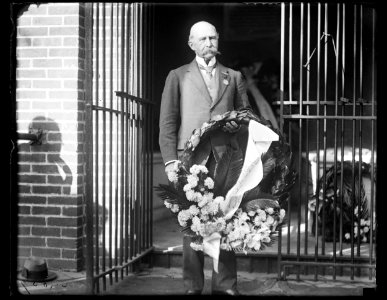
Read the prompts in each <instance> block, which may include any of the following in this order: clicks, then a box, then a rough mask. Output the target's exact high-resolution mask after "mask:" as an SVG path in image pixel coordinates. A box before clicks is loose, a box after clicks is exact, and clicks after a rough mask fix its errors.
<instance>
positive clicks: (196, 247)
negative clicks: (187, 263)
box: [190, 243, 203, 251]
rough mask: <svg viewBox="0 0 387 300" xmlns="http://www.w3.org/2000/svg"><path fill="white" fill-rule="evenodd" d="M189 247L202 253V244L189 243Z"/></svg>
mask: <svg viewBox="0 0 387 300" xmlns="http://www.w3.org/2000/svg"><path fill="white" fill-rule="evenodd" d="M190 246H191V248H192V249H194V250H195V251H203V244H197V243H191V244H190Z"/></svg>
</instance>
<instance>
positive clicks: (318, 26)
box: [314, 3, 321, 280]
mask: <svg viewBox="0 0 387 300" xmlns="http://www.w3.org/2000/svg"><path fill="white" fill-rule="evenodd" d="M317 14H318V16H317V96H316V100H317V107H316V109H317V111H316V113H317V116H320V53H321V52H320V36H321V3H318V9H317ZM316 121H317V127H316V131H317V134H316V136H317V142H316V221H315V224H316V225H315V232H316V233H315V256H314V259H315V262H317V261H318V228H319V224H318V213H319V204H320V186H319V178H320V119H317V120H316ZM317 270H318V267H315V273H314V278H315V280H317Z"/></svg>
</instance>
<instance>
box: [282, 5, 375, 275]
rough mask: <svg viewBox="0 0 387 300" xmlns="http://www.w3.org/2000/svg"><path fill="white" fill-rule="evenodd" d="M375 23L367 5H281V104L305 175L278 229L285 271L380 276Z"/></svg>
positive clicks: (284, 126) (301, 173) (285, 128)
mask: <svg viewBox="0 0 387 300" xmlns="http://www.w3.org/2000/svg"><path fill="white" fill-rule="evenodd" d="M375 24H376V11H375V8H374V7H372V6H369V5H363V4H359V5H358V4H342V3H338V4H327V3H325V4H324V3H312V4H310V3H308V4H304V3H299V4H292V3H286V4H285V3H282V4H281V70H280V75H281V81H280V89H281V95H280V101H278V102H277V104H278V105H279V106H280V112H281V119H280V120H281V121H280V129H281V131H282V132H283V133H284V134H285V135H286V136H287V139H288V141H289V143H290V144H291V146H292V149H293V155H294V156H293V163H294V164H293V167H294V168H295V169H296V170H297V172H298V174H299V177H298V184H297V186H296V187H295V191H294V192H293V194H292V197H291V198H290V200H289V202H288V205H287V214H288V220H287V226H285V228H284V229H283V230H282V232H281V231H280V237H279V244H278V251H279V256H278V278H279V279H281V278H282V279H283V278H285V277H286V276H287V274H288V273H290V272H293V273H296V276H297V280H299V278H300V273H303V274H309V273H312V274H313V273H314V278H315V280H317V279H318V277H317V276H318V274H321V273H322V274H324V275H325V274H327V275H328V274H329V275H332V276H333V279H336V276H340V275H344V276H347V275H348V274H349V276H350V278H351V279H353V278H354V276H355V274H356V275H357V276H359V275H361V274H363V275H364V274H369V279H370V280H371V279H373V278H374V277H375V274H374V269H375V266H376V258H375V243H376V241H375V237H376V235H375V230H376V222H375V221H376V217H375V207H376V202H375V199H376V189H375V182H376V62H375ZM362 218H363V220H361V219H362ZM366 227H367V228H366ZM362 272H363V273H362Z"/></svg>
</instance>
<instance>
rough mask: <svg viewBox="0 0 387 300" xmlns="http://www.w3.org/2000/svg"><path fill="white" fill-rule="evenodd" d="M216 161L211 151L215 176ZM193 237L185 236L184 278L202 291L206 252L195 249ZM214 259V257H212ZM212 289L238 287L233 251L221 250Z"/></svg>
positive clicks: (210, 165) (209, 164) (210, 166)
mask: <svg viewBox="0 0 387 300" xmlns="http://www.w3.org/2000/svg"><path fill="white" fill-rule="evenodd" d="M215 165H216V161H215V158H214V156H213V154H212V152H211V154H210V157H209V158H208V161H207V163H206V166H207V168H208V171H209V173H208V174H209V176H211V177H213V174H214V169H215ZM191 242H192V238H191V237H190V236H184V238H183V279H184V287H185V289H186V290H198V291H201V290H202V289H203V286H204V272H203V267H204V253H203V252H202V251H195V250H193V249H192V248H191V246H190V244H191ZM211 259H212V258H211ZM211 286H212V290H213V291H224V290H227V289H236V286H237V269H236V257H235V253H234V252H233V251H224V250H220V254H219V263H218V273H216V272H215V271H212V283H211Z"/></svg>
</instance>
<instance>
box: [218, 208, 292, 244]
mask: <svg viewBox="0 0 387 300" xmlns="http://www.w3.org/2000/svg"><path fill="white" fill-rule="evenodd" d="M284 217H285V210H284V209H281V210H280V211H279V212H278V211H275V210H274V209H273V208H271V207H269V208H266V209H265V210H262V209H259V208H258V209H257V210H253V211H249V212H244V211H242V209H241V208H239V209H238V210H237V211H236V213H235V215H234V217H233V218H232V219H231V222H230V223H228V224H227V226H226V229H225V231H224V233H225V235H226V237H225V238H224V239H223V241H222V244H221V245H220V246H221V249H224V250H237V249H243V251H248V250H254V251H259V250H260V249H261V247H262V245H265V244H266V245H267V244H268V243H270V242H271V240H272V235H273V234H274V232H275V229H276V227H277V225H278V224H279V223H281V222H282V220H283V218H284Z"/></svg>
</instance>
